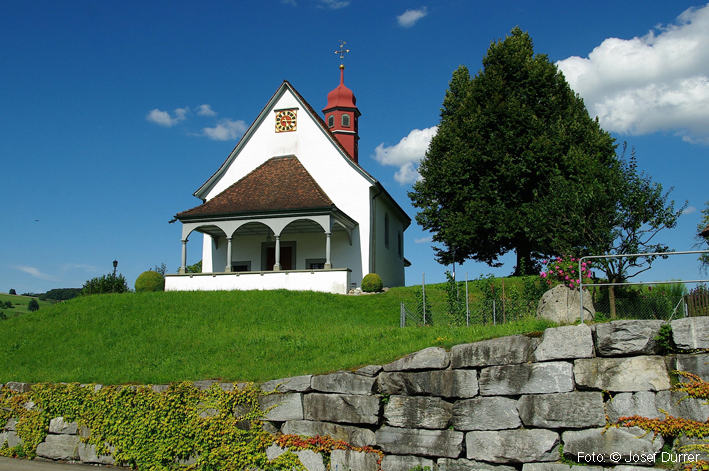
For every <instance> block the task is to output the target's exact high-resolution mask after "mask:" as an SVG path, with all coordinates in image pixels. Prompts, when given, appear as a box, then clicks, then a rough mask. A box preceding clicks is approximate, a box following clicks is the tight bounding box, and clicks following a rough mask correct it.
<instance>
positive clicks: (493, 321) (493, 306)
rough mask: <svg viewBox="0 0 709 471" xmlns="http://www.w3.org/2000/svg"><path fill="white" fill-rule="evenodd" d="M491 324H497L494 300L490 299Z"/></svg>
mask: <svg viewBox="0 0 709 471" xmlns="http://www.w3.org/2000/svg"><path fill="white" fill-rule="evenodd" d="M492 325H497V311H496V310H495V300H494V299H493V300H492Z"/></svg>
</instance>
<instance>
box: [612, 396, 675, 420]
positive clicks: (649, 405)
mask: <svg viewBox="0 0 709 471" xmlns="http://www.w3.org/2000/svg"><path fill="white" fill-rule="evenodd" d="M606 413H607V414H608V420H609V421H610V422H611V423H612V424H614V423H616V422H618V419H620V418H621V417H630V416H633V415H639V416H641V417H647V418H649V419H661V418H664V416H665V415H664V414H661V413H660V412H659V411H658V410H657V404H656V402H655V393H654V392H650V391H638V392H636V393H620V394H616V395H614V396H613V397H612V398H611V399H609V400H608V401H606Z"/></svg>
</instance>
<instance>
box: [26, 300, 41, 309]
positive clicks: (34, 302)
mask: <svg viewBox="0 0 709 471" xmlns="http://www.w3.org/2000/svg"><path fill="white" fill-rule="evenodd" d="M27 310H28V311H30V312H35V311H39V303H38V302H37V300H36V299H34V298H32V299H30V302H29V303H27Z"/></svg>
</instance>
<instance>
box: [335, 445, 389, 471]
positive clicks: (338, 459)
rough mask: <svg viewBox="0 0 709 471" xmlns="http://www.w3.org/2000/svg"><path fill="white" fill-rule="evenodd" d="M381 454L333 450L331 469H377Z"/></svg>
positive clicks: (372, 470)
mask: <svg viewBox="0 0 709 471" xmlns="http://www.w3.org/2000/svg"><path fill="white" fill-rule="evenodd" d="M378 461H379V455H378V454H377V453H365V452H363V451H354V450H332V453H331V454H330V469H331V470H332V471H348V470H357V471H377V470H378V469H379V465H378V463H377V462H378Z"/></svg>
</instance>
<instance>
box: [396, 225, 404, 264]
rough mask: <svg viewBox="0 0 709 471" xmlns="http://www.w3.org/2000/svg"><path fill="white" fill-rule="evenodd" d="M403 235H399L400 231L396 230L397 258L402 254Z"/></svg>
mask: <svg viewBox="0 0 709 471" xmlns="http://www.w3.org/2000/svg"><path fill="white" fill-rule="evenodd" d="M402 239H403V237H401V231H397V232H396V243H397V250H398V252H399V258H401V257H402V256H403V255H404V247H403V246H404V244H403V243H402Z"/></svg>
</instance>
